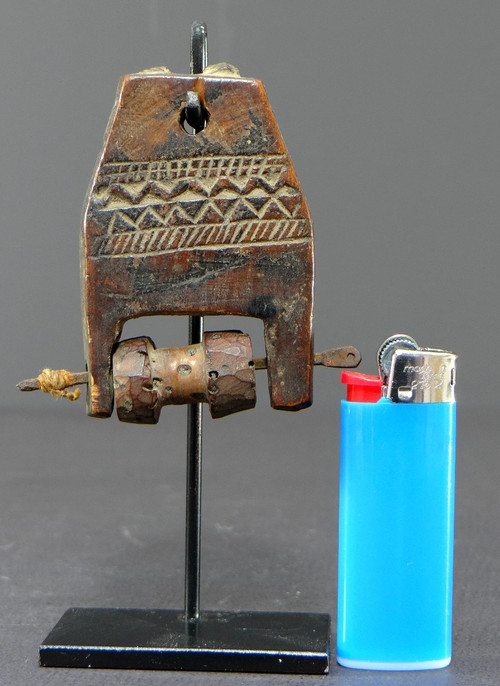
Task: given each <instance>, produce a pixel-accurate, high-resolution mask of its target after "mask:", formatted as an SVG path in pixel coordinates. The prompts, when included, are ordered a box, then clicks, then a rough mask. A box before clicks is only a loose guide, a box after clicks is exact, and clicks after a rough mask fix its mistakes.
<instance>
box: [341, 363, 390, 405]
mask: <svg viewBox="0 0 500 686" xmlns="http://www.w3.org/2000/svg"><path fill="white" fill-rule="evenodd" d="M340 380H341V381H342V383H345V384H346V385H347V400H351V401H352V402H355V403H376V402H377V401H378V400H380V398H381V396H382V379H381V378H380V377H379V376H371V375H370V374H362V373H361V372H349V371H345V370H344V371H343V372H342V373H341V375H340Z"/></svg>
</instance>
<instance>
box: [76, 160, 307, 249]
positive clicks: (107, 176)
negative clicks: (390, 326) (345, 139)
mask: <svg viewBox="0 0 500 686" xmlns="http://www.w3.org/2000/svg"><path fill="white" fill-rule="evenodd" d="M286 170H287V167H286V155H243V156H228V155H225V156H221V157H210V158H208V157H193V158H186V159H177V160H167V161H164V160H158V161H152V162H116V163H107V164H104V165H103V167H102V168H101V170H100V173H99V176H98V178H97V182H96V185H95V188H94V192H93V201H92V205H91V208H90V211H91V213H92V217H93V219H94V220H95V221H96V222H97V223H98V224H99V225H100V226H101V228H102V229H103V230H104V231H105V235H102V234H101V235H100V236H96V237H95V239H94V241H93V244H92V246H91V248H90V251H89V256H92V257H111V256H117V255H130V254H133V255H145V254H148V255H150V254H158V253H162V252H165V251H170V250H179V249H181V248H182V249H183V250H186V249H193V248H198V247H203V246H211V245H237V244H242V243H253V242H279V241H294V240H303V239H304V238H307V237H309V236H310V231H309V225H308V222H307V221H306V220H305V219H303V218H302V217H301V216H300V214H299V213H300V208H301V204H302V197H301V194H300V192H299V191H298V190H297V189H295V188H293V187H291V186H289V185H285V184H284V183H283V180H282V179H283V176H284V174H285V172H286Z"/></svg>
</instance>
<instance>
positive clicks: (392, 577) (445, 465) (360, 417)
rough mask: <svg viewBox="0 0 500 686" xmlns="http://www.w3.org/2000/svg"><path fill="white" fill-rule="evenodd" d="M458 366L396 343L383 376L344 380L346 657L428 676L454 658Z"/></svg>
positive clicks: (382, 361) (341, 596) (341, 644)
mask: <svg viewBox="0 0 500 686" xmlns="http://www.w3.org/2000/svg"><path fill="white" fill-rule="evenodd" d="M455 361H456V356H455V355H454V354H453V353H450V352H446V351H444V350H433V349H428V348H420V347H419V346H418V345H417V343H416V342H415V341H414V339H412V338H411V337H409V336H406V335H402V334H397V335H395V336H391V338H389V339H387V340H386V341H385V342H384V343H383V344H382V346H381V347H380V349H379V352H378V365H379V375H378V376H367V375H364V374H359V373H355V372H343V375H342V377H343V378H342V380H343V381H344V383H346V384H347V388H348V392H347V400H343V401H342V409H341V467H340V501H339V502H340V513H339V579H338V625H337V660H338V662H339V664H341V665H342V666H344V667H351V668H357V669H380V670H419V669H437V668H440V667H446V666H447V665H448V664H449V663H450V660H451V623H452V582H453V516H454V490H455Z"/></svg>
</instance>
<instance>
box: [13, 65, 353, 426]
mask: <svg viewBox="0 0 500 686" xmlns="http://www.w3.org/2000/svg"><path fill="white" fill-rule="evenodd" d="M81 273H82V306H83V328H84V345H85V358H86V367H87V372H81V373H76V374H75V373H70V372H65V371H64V370H60V371H59V372H57V373H54V372H50V370H46V371H44V373H43V374H42V375H41V376H40V377H38V379H34V380H33V379H32V380H27V381H25V382H21V384H19V387H20V388H21V390H34V389H35V388H42V389H43V390H46V391H48V392H50V393H52V394H53V395H64V396H65V397H68V398H69V399H70V400H74V399H76V398H77V397H78V395H79V391H78V390H77V391H76V392H68V391H66V390H65V389H66V388H67V387H70V386H71V385H73V384H79V383H84V384H87V411H88V414H89V415H91V416H93V417H108V416H110V414H111V412H112V409H113V404H114V403H115V404H116V407H117V414H118V417H119V419H121V420H122V421H128V422H137V423H149V424H154V423H156V422H157V421H158V418H159V415H160V411H161V408H162V407H163V406H164V405H167V404H184V403H197V402H207V403H208V405H209V407H210V411H211V414H212V416H213V417H223V416H226V415H229V414H232V413H234V412H238V411H241V410H244V409H249V408H251V407H253V406H254V405H255V379H254V371H255V369H267V374H268V385H269V393H270V397H271V405H272V407H273V408H275V409H280V410H300V409H302V408H305V407H308V406H309V405H310V404H311V401H312V369H313V365H314V364H324V365H325V366H337V367H355V366H357V365H358V364H359V361H360V359H361V358H360V355H359V352H358V351H357V350H356V349H355V348H352V347H350V346H347V347H343V348H336V349H333V350H331V351H326V352H324V353H320V354H319V355H316V356H314V354H313V347H312V315H313V280H314V279H313V277H314V272H313V231H312V222H311V217H310V214H309V209H308V206H307V203H306V199H305V197H304V194H303V192H302V189H301V187H300V184H299V181H298V179H297V176H296V174H295V171H294V168H293V165H292V162H291V160H290V157H289V155H288V152H287V149H286V147H285V144H284V142H283V139H282V137H281V134H280V132H279V129H278V126H277V123H276V120H275V118H274V115H273V113H272V110H271V107H270V105H269V102H268V99H267V96H266V93H265V91H264V87H263V85H262V83H261V82H260V81H259V80H256V79H250V78H243V77H241V76H240V75H239V72H238V70H237V69H236V68H235V67H232V66H231V65H228V64H225V63H223V64H219V65H215V66H211V67H210V66H209V67H207V68H205V69H204V70H203V72H202V73H199V74H191V75H179V74H173V73H171V72H170V71H169V70H168V69H167V68H166V67H159V68H155V69H149V70H147V71H144V72H140V73H138V74H131V75H129V76H125V77H123V79H122V81H121V83H120V86H119V89H118V94H117V97H116V102H115V105H114V108H113V111H112V113H111V117H110V120H109V123H108V127H107V129H106V135H105V139H104V146H103V149H102V151H101V154H100V155H99V158H98V161H97V165H96V168H95V171H94V173H93V176H92V180H91V183H90V187H89V191H88V195H87V198H86V202H85V207H84V213H83V220H82V227H81ZM150 315H188V316H190V317H193V316H195V317H200V316H201V317H202V316H205V315H243V316H249V317H256V318H259V319H261V320H262V321H263V323H264V338H265V347H266V358H263V359H261V360H253V358H252V347H251V342H250V338H249V337H248V336H247V335H245V334H242V333H240V332H234V331H221V332H210V333H205V334H204V335H203V337H202V338H201V342H200V343H194V344H193V345H189V346H187V347H184V348H162V349H156V348H155V346H154V344H153V342H152V341H151V339H149V338H148V337H140V338H136V339H130V340H128V341H122V342H121V343H120V342H119V341H120V335H121V331H122V328H123V325H124V323H125V322H126V321H127V320H128V319H131V318H136V317H142V316H150ZM197 340H200V338H198V339H197Z"/></svg>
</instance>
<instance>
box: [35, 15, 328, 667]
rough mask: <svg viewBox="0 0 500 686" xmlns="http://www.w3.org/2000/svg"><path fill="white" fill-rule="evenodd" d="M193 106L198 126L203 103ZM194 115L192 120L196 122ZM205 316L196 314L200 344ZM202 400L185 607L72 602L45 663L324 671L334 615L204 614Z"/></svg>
mask: <svg viewBox="0 0 500 686" xmlns="http://www.w3.org/2000/svg"><path fill="white" fill-rule="evenodd" d="M206 55H207V41H206V27H205V25H204V24H200V23H198V22H195V23H194V24H193V26H192V30H191V72H192V73H195V74H196V73H201V72H202V71H203V70H204V68H205V66H206ZM189 106H190V107H191V112H187V116H186V119H187V121H188V123H189V124H190V125H191V126H192V127H193V129H197V128H198V126H200V125H201V124H200V122H199V121H198V122H197V121H196V118H197V116H198V115H199V112H198V113H197V104H196V102H194V103H193V102H192V103H191V104H189V102H188V107H189ZM190 119H191V121H190ZM202 335H203V319H202V317H191V318H190V335H189V339H190V340H189V343H190V344H193V343H199V342H200V341H201V340H202ZM201 457H202V405H201V403H200V404H196V405H190V406H189V407H188V437H187V478H186V571H185V607H184V611H182V610H145V609H123V608H118V609H117V608H110V609H107V608H71V609H69V610H67V611H66V612H65V614H64V615H63V616H62V618H61V619H60V620H59V622H58V623H57V624H56V626H55V627H54V628H53V629H52V631H51V632H50V634H49V635H48V636H47V638H46V639H45V641H44V642H43V643H42V645H41V646H40V665H41V666H42V667H93V668H110V669H163V670H189V671H195V670H197V671H199V670H202V671H203V670H206V671H222V672H223V671H240V672H276V673H288V674H324V673H326V672H328V668H329V652H330V617H329V615H327V614H310V613H298V612H225V611H224V612H200V530H201Z"/></svg>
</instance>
